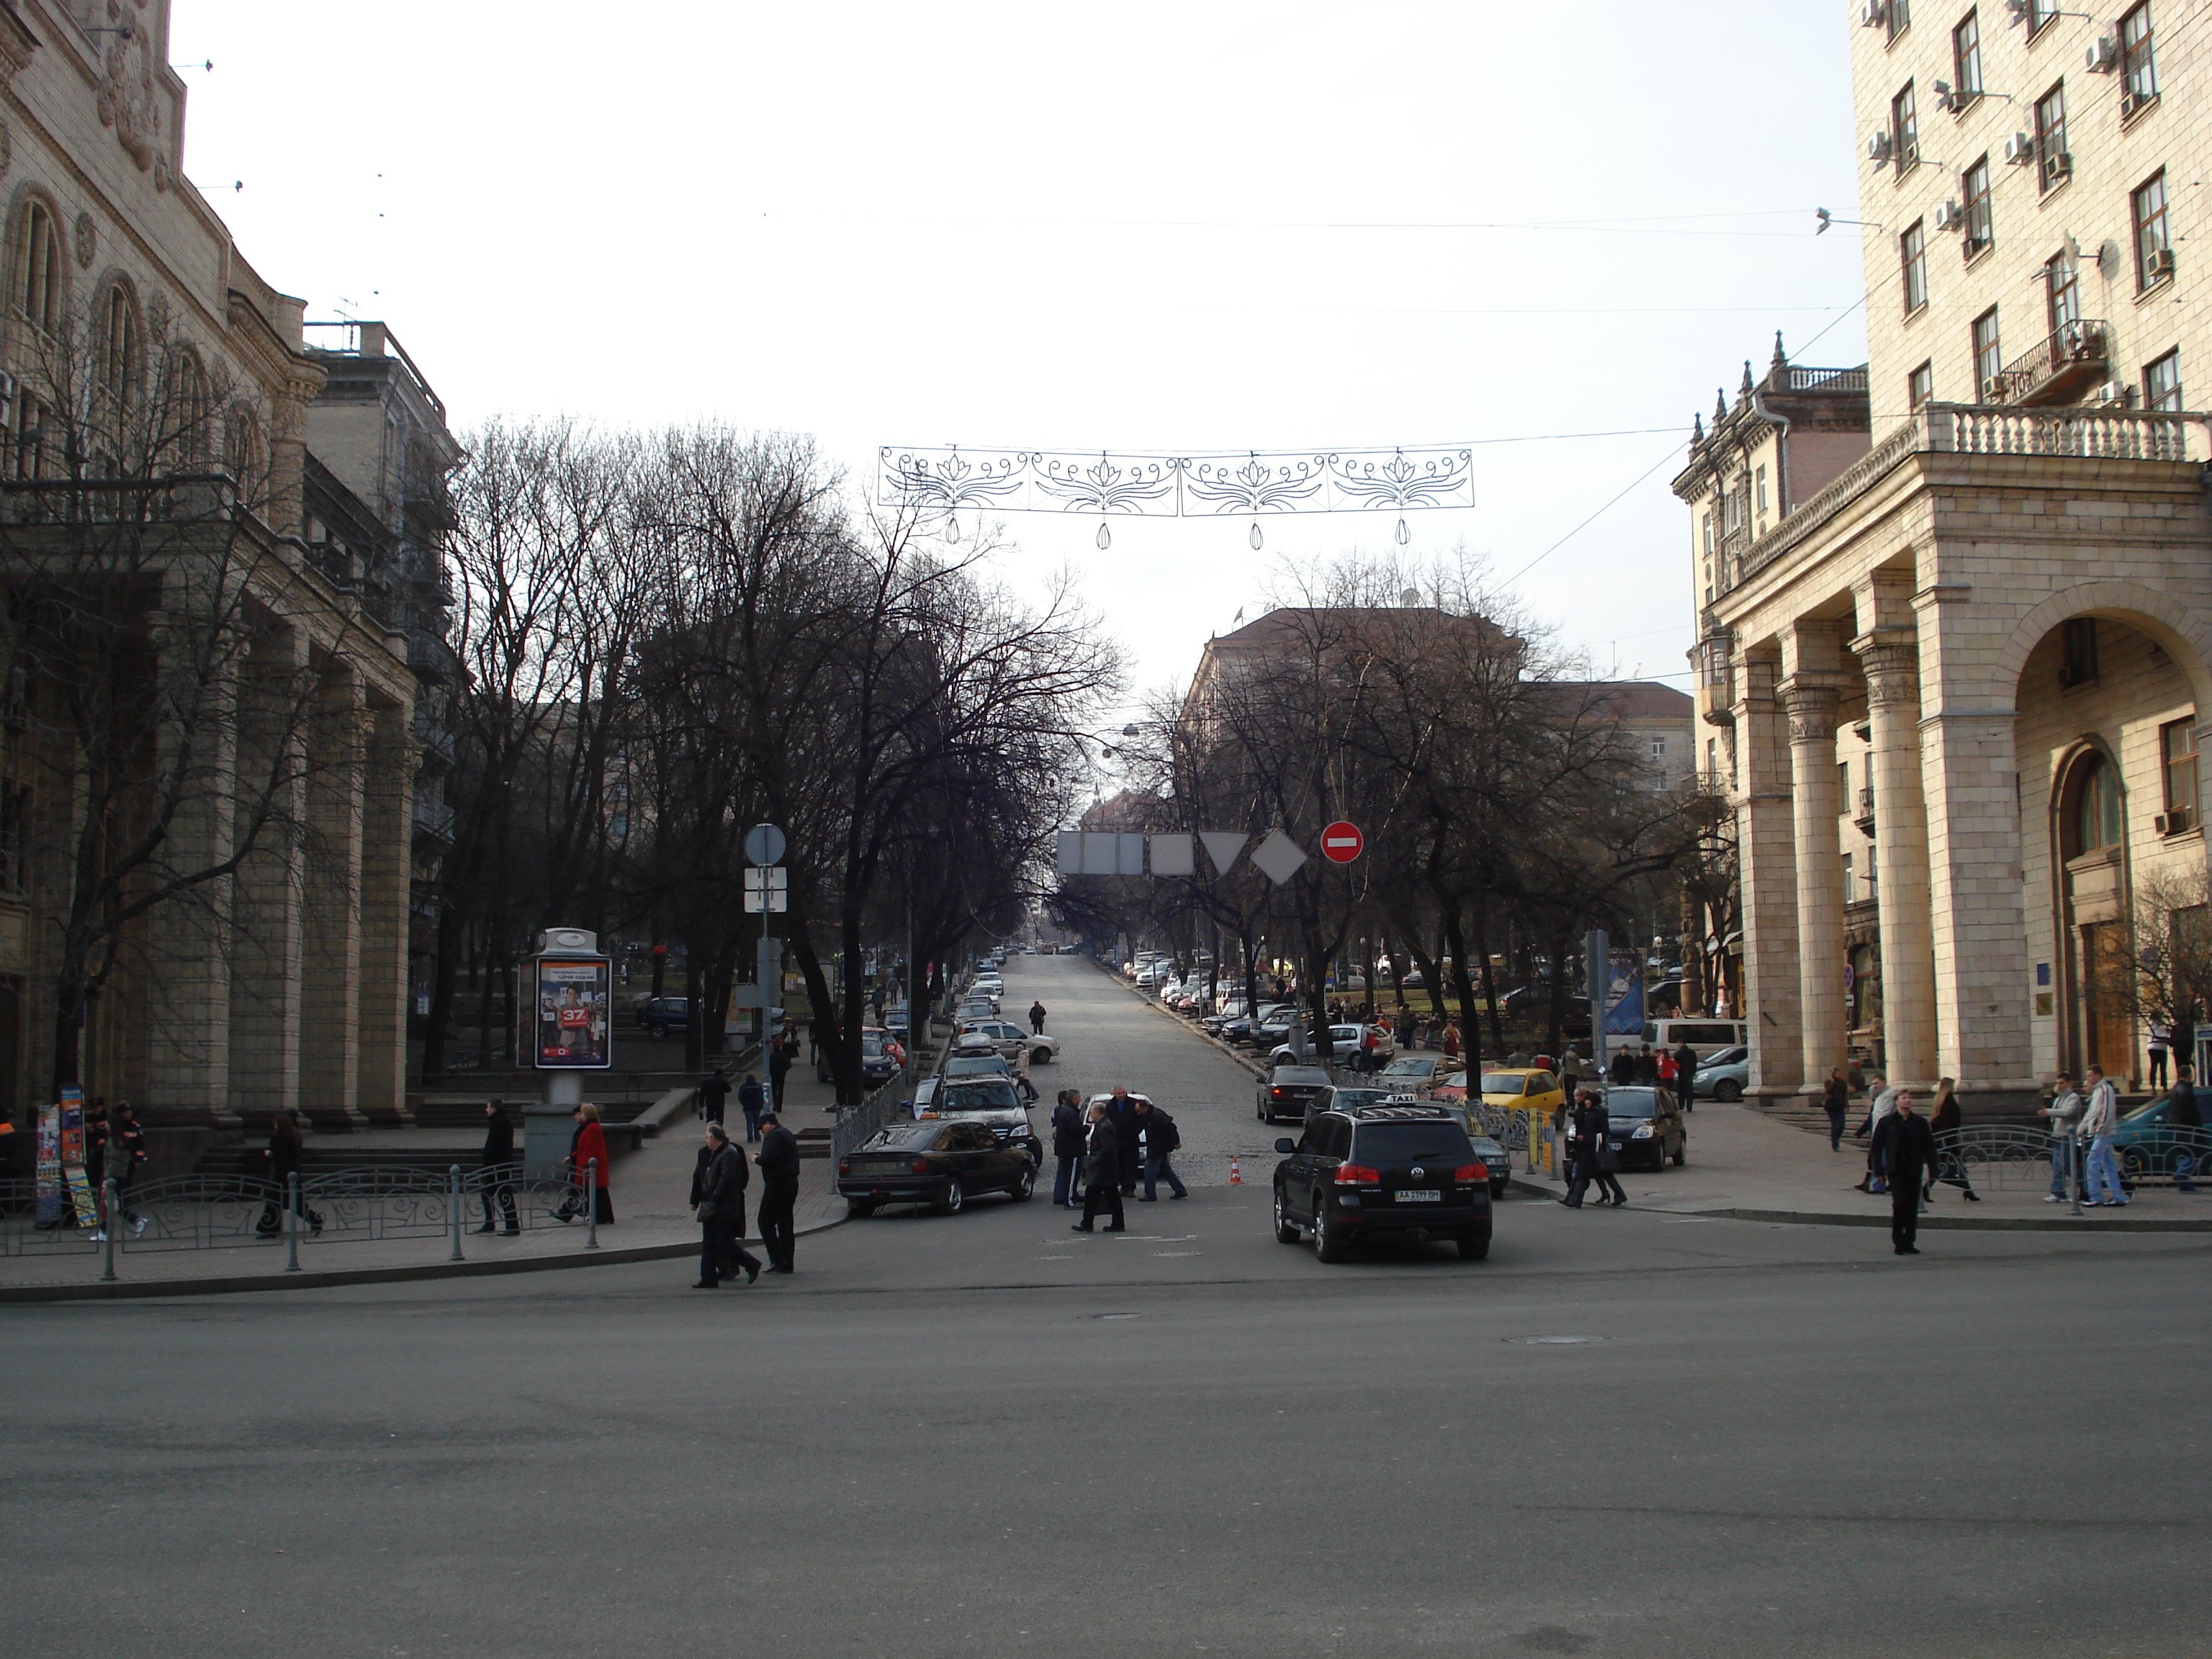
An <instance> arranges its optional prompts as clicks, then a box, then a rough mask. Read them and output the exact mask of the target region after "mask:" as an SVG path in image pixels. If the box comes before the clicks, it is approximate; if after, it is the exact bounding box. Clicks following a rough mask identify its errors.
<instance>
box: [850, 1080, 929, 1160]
mask: <svg viewBox="0 0 2212 1659" xmlns="http://www.w3.org/2000/svg"><path fill="white" fill-rule="evenodd" d="M913 1099H914V1087H913V1085H911V1084H909V1083H908V1082H907V1080H906V1079H904V1078H903V1077H895V1078H893V1079H891V1080H890V1082H888V1083H886V1084H884V1085H881V1086H880V1087H878V1089H877V1090H876V1091H875V1092H874V1093H873V1094H871V1095H870V1096H869V1097H867V1098H866V1100H864V1101H862V1102H861V1103H860V1104H859V1105H857V1106H848V1107H845V1108H843V1109H841V1110H840V1111H839V1112H838V1114H837V1127H836V1128H834V1129H832V1130H831V1131H830V1132H829V1156H830V1157H831V1158H843V1157H844V1156H845V1155H846V1154H847V1153H848V1152H851V1151H852V1150H853V1149H854V1147H855V1146H859V1145H860V1143H861V1142H862V1141H864V1140H866V1139H867V1138H868V1137H869V1136H870V1135H872V1134H873V1133H875V1132H876V1131H877V1130H878V1129H880V1128H882V1127H884V1125H885V1124H887V1123H896V1122H897V1121H899V1120H900V1119H902V1118H903V1117H905V1116H907V1115H908V1110H909V1107H910V1103H911V1102H912V1101H913Z"/></svg>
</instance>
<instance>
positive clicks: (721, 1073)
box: [699, 1066, 730, 1123]
mask: <svg viewBox="0 0 2212 1659" xmlns="http://www.w3.org/2000/svg"><path fill="white" fill-rule="evenodd" d="M729 1109H730V1073H729V1068H728V1067H727V1066H716V1067H715V1068H714V1071H713V1073H710V1074H709V1075H708V1076H707V1077H705V1078H702V1079H700V1082H699V1115H700V1116H701V1117H703V1118H705V1119H706V1120H707V1121H708V1122H709V1123H720V1121H722V1119H723V1116H724V1115H726V1113H727V1112H728V1110H729Z"/></svg>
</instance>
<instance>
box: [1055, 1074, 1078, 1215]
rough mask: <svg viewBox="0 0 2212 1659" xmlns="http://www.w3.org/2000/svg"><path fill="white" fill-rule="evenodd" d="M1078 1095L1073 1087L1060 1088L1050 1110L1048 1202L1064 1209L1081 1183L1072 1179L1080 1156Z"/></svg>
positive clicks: (1071, 1200)
mask: <svg viewBox="0 0 2212 1659" xmlns="http://www.w3.org/2000/svg"><path fill="white" fill-rule="evenodd" d="M1080 1101H1081V1097H1080V1096H1079V1095H1078V1094H1077V1093H1076V1091H1074V1090H1073V1089H1062V1090H1061V1091H1060V1098H1059V1100H1058V1102H1057V1103H1055V1104H1054V1107H1053V1109H1052V1156H1053V1174H1052V1201H1053V1202H1054V1204H1055V1205H1059V1206H1062V1207H1065V1208H1067V1209H1073V1208H1074V1206H1075V1191H1076V1188H1078V1187H1079V1186H1080V1185H1081V1184H1082V1183H1081V1182H1079V1180H1078V1179H1077V1178H1076V1174H1077V1170H1078V1168H1079V1164H1080V1163H1081V1161H1082V1158H1083V1108H1082V1106H1081V1104H1080Z"/></svg>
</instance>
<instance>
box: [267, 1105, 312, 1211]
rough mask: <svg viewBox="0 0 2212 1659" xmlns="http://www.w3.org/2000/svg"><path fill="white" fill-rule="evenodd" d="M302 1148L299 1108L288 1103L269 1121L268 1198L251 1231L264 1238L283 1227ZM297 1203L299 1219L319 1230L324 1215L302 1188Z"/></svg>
mask: <svg viewBox="0 0 2212 1659" xmlns="http://www.w3.org/2000/svg"><path fill="white" fill-rule="evenodd" d="M305 1152H306V1145H305V1143H304V1142H303V1141H302V1140H301V1137H300V1109H299V1108H298V1107H297V1106H287V1107H286V1108H285V1109H283V1111H281V1112H279V1113H277V1114H276V1116H275V1117H274V1118H272V1119H270V1123H269V1149H268V1152H267V1154H266V1156H267V1158H268V1159H269V1180H270V1193H269V1201H268V1202H267V1203H266V1204H265V1205H264V1206H262V1210H261V1219H260V1220H258V1221H257V1222H256V1223H254V1225H253V1231H255V1232H257V1233H258V1234H260V1235H261V1237H264V1238H274V1237H276V1235H277V1234H278V1233H280V1232H282V1231H283V1230H284V1212H285V1209H286V1208H287V1206H289V1205H290V1203H291V1192H292V1177H293V1176H295V1175H297V1174H299V1173H300V1163H301V1158H302V1156H303V1155H304V1153H305ZM298 1207H299V1214H300V1218H301V1220H303V1221H305V1222H307V1225H308V1227H309V1229H310V1230H311V1231H313V1232H318V1233H319V1232H320V1231H322V1230H323V1218H322V1217H321V1216H319V1215H318V1214H316V1213H315V1212H314V1211H313V1210H311V1209H309V1208H308V1207H307V1194H306V1192H305V1191H304V1189H303V1190H302V1192H301V1196H300V1200H299V1206H298Z"/></svg>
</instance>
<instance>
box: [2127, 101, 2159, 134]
mask: <svg viewBox="0 0 2212 1659" xmlns="http://www.w3.org/2000/svg"><path fill="white" fill-rule="evenodd" d="M2158 99H2159V94H2156V93H2153V94H2151V95H2150V96H2149V97H2148V98H2146V99H2144V100H2142V102H2141V103H2140V104H2137V105H2136V106H2135V107H2134V108H2133V109H2131V110H2130V111H2129V112H2127V113H2126V114H2125V115H2123V116H2122V117H2120V131H2122V132H2129V131H2133V130H2134V127H2135V125H2136V122H2138V121H2140V120H2142V118H2143V117H2144V116H2146V115H2148V114H2149V113H2150V112H2152V111H2153V110H2154V109H2156V108H2157V107H2158Z"/></svg>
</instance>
